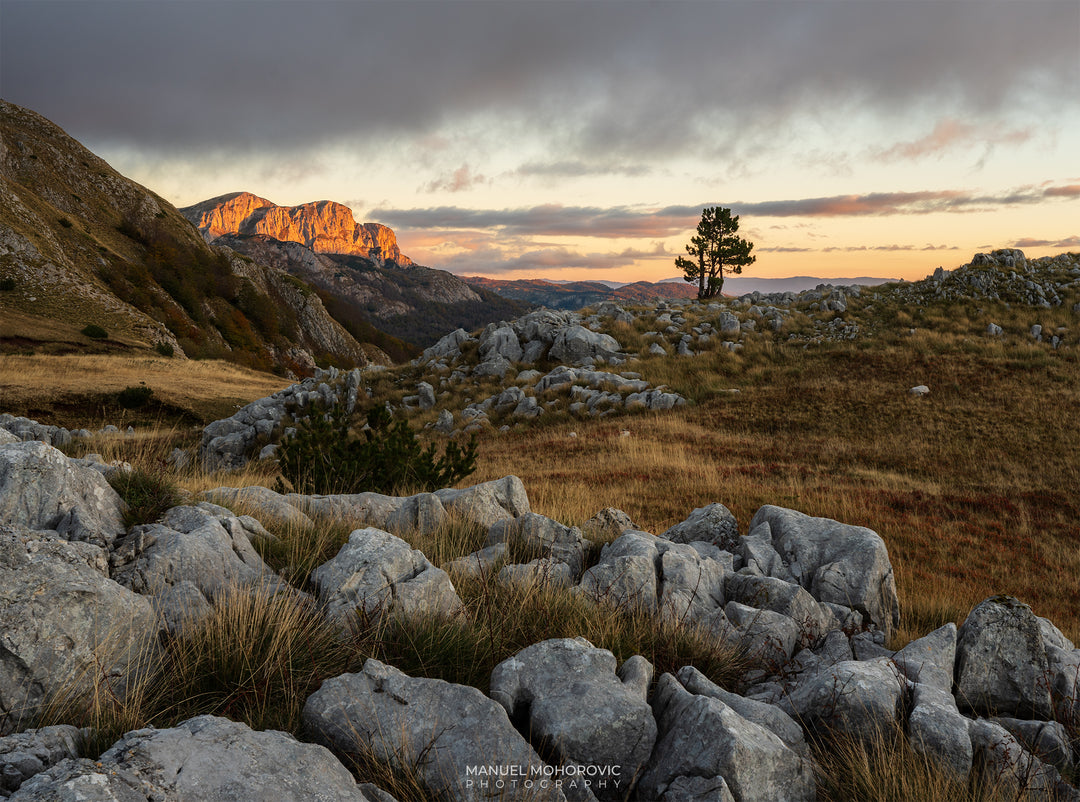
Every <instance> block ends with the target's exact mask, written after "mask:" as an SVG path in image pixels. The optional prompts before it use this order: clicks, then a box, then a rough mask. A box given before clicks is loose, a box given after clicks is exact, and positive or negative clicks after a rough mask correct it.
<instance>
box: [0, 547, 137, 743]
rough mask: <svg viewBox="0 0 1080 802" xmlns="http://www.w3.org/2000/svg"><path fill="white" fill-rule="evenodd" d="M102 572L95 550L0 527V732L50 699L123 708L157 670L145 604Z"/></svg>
mask: <svg viewBox="0 0 1080 802" xmlns="http://www.w3.org/2000/svg"><path fill="white" fill-rule="evenodd" d="M107 570H108V568H107V563H106V561H105V558H104V554H103V553H102V551H101V550H100V549H99V548H97V547H95V546H92V545H90V544H86V543H69V542H67V541H65V540H61V539H59V538H56V537H52V536H49V535H45V534H44V533H41V532H30V531H27V530H19V529H15V528H12V527H8V526H0V611H3V612H2V618H3V627H2V628H0V732H5V731H8V730H10V729H13V728H16V727H19V725H20V723H22V722H26V721H30V720H32V719H33V717H34V716H35V715H36V714H38V713H39V712H40V710H41V707H42V705H44V704H47V703H49V702H50V701H51V700H54V699H55V698H56V697H66V698H68V699H70V700H71V702H72V703H73V704H75V705H78V704H79V703H80V699H81V698H82V697H85V696H87V695H89V694H91V693H94V692H95V690H96V691H97V692H99V693H108V694H110V695H114V696H115V697H116V698H118V699H121V700H122V699H124V698H125V696H126V695H127V692H128V689H129V687H130V686H131V685H132V684H133V683H134V682H135V681H136V680H137V678H138V677H139V676H140V674H141V671H142V669H143V668H144V667H149V666H151V665H154V664H155V662H156V661H157V659H158V652H157V634H158V625H157V621H156V616H155V615H154V611H153V610H152V608H151V605H150V602H149V600H148V599H146V598H145V597H143V596H139V595H137V594H135V593H132V592H131V591H130V590H128V589H127V588H124V587H122V586H121V585H118V584H117V583H116V582H114V581H112V580H111V579H109V578H108V576H107ZM103 686H104V687H103Z"/></svg>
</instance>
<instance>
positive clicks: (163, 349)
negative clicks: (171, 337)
mask: <svg viewBox="0 0 1080 802" xmlns="http://www.w3.org/2000/svg"><path fill="white" fill-rule="evenodd" d="M154 350H155V351H157V352H158V353H159V354H161V355H162V356H172V355H173V354H175V353H176V349H174V348H173V347H172V343H167V342H165V341H164V340H161V341H160V342H156V343H154Z"/></svg>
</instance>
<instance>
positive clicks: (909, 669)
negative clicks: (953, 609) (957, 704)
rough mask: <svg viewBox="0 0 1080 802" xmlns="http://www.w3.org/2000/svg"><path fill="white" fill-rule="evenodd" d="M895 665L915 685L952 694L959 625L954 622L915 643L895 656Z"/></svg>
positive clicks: (914, 641) (912, 642)
mask: <svg viewBox="0 0 1080 802" xmlns="http://www.w3.org/2000/svg"><path fill="white" fill-rule="evenodd" d="M893 662H895V663H896V667H897V668H899V669H900V671H902V672H903V674H904V676H906V677H907V678H908V679H909V680H911V681H912V682H921V683H922V684H924V685H931V686H933V687H935V688H938V689H940V690H942V691H945V692H946V693H950V694H951V693H952V687H953V667H954V665H955V663H956V624H954V623H952V622H951V621H950V622H949V623H948V624H945V626H942V627H939V628H938V629H935V630H934V631H933V632H931V633H930V634H929V635H924V636H923V637H921V638H919V639H918V640H913V641H911V643H909V644H908V645H907V646H905V647H904V648H903V649H901V650H900V651H898V652H897V653H896V654H894V655H893Z"/></svg>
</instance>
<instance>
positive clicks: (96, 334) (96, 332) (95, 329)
mask: <svg viewBox="0 0 1080 802" xmlns="http://www.w3.org/2000/svg"><path fill="white" fill-rule="evenodd" d="M82 333H83V334H85V335H86V336H87V337H89V338H90V339H91V340H104V339H105V338H106V337H108V336H109V332H107V331H105V329H103V328H101V326H98V325H95V324H93V323H90V324H88V325H87V326H86V328H84V329H83V330H82Z"/></svg>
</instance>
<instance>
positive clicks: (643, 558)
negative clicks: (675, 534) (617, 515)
mask: <svg viewBox="0 0 1080 802" xmlns="http://www.w3.org/2000/svg"><path fill="white" fill-rule="evenodd" d="M695 545H700V546H702V547H703V548H705V550H706V551H708V549H709V548H712V547H711V546H708V547H707V544H704V543H702V544H695ZM719 554H720V553H719V551H718V550H717V552H716V556H719ZM725 570H726V569H725V567H724V565H723V564H722V563H721V562H719V561H718V560H717V559H714V558H713V557H712V556H702V554H701V553H700V552H698V550H697V549H695V548H694V546H691V545H689V544H684V543H673V542H671V541H669V540H664V539H662V538H658V537H656V536H655V535H650V534H649V533H648V532H638V531H635V530H632V529H631V530H627V531H626V532H624V533H623V534H622V535H621V536H620V537H619V538H618V539H617V540H615V541H614V542H612V543H609V544H607V545H605V546H604V548H603V550H602V551H601V552H600V559H599V561H598V562H597V564H596V565H594V566H593V567H591V568H590V569H589V570H588V571H586V572H585V573H584V575H583V576H582V578H581V584H580V585H579V587H580V589H581V590H580V592H582V593H585V594H586V595H587V596H589V597H590V598H592V599H594V600H596V601H599V602H603V603H605V604H612V605H615V606H619V607H626V608H634V607H640V608H641V609H643V610H646V611H648V612H654V613H655V612H659V613H660V614H661V615H663V616H665V617H669V618H671V619H672V620H675V621H695V622H702V623H703V622H705V621H706V619H708V617H709V616H710V615H711V614H712V613H713V612H715V611H716V610H718V609H719V608H720V607H721V605H722V604H723V603H724V575H725Z"/></svg>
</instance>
